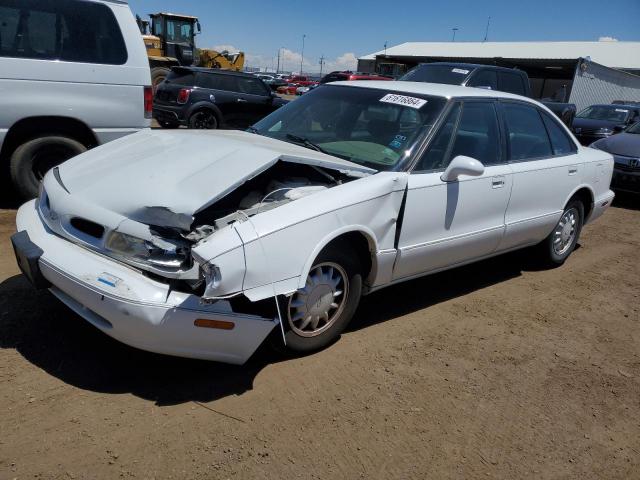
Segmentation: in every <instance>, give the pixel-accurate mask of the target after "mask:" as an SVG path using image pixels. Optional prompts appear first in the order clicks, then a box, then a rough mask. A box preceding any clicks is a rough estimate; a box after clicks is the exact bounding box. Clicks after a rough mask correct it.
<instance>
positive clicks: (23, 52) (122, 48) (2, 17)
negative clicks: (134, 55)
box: [0, 0, 128, 65]
mask: <svg viewBox="0 0 640 480" xmlns="http://www.w3.org/2000/svg"><path fill="white" fill-rule="evenodd" d="M0 56H2V57H12V58H29V59H37V60H62V61H67V62H78V63H94V64H96V63H97V64H106V65H123V64H125V63H126V62H127V56H128V54H127V48H126V45H125V42H124V39H123V37H122V32H121V31H120V26H119V25H118V22H117V20H116V18H115V16H114V14H113V12H112V11H111V9H110V8H109V7H107V6H106V5H103V4H100V3H94V2H86V1H78V0H56V1H44V0H0Z"/></svg>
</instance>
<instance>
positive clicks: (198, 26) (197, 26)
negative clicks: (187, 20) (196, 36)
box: [196, 20, 202, 33]
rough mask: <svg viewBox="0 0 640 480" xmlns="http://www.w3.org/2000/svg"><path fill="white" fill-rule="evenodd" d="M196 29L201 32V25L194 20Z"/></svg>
mask: <svg viewBox="0 0 640 480" xmlns="http://www.w3.org/2000/svg"><path fill="white" fill-rule="evenodd" d="M196 31H197V32H198V33H202V27H201V26H200V22H199V21H197V20H196Z"/></svg>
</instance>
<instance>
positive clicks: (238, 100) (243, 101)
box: [236, 98, 247, 103]
mask: <svg viewBox="0 0 640 480" xmlns="http://www.w3.org/2000/svg"><path fill="white" fill-rule="evenodd" d="M236 102H238V103H247V101H246V100H245V99H244V98H236Z"/></svg>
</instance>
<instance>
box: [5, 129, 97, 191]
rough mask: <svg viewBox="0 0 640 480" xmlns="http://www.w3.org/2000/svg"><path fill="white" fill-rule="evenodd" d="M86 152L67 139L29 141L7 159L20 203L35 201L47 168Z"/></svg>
mask: <svg viewBox="0 0 640 480" xmlns="http://www.w3.org/2000/svg"><path fill="white" fill-rule="evenodd" d="M86 150H87V147H85V146H84V145H83V144H81V143H80V142H78V141H76V140H74V139H72V138H69V137H62V136H48V137H40V138H35V139H33V140H29V141H28V142H26V143H23V144H22V145H20V146H19V147H18V148H17V149H16V150H15V151H14V152H13V155H11V160H10V165H9V168H10V171H11V180H12V181H13V183H14V185H15V186H16V189H17V190H18V193H19V194H20V195H21V196H22V197H23V198H24V199H30V198H35V197H37V196H38V189H39V187H40V182H41V181H42V179H43V178H44V175H45V174H46V173H47V172H48V171H49V170H50V169H51V168H53V167H55V166H56V165H59V164H61V163H62V162H64V161H65V160H68V159H70V158H71V157H75V156H76V155H78V154H80V153H82V152H85V151H86Z"/></svg>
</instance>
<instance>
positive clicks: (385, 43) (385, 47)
mask: <svg viewBox="0 0 640 480" xmlns="http://www.w3.org/2000/svg"><path fill="white" fill-rule="evenodd" d="M384 56H385V57H386V56H387V41H386V40H385V41H384Z"/></svg>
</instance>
